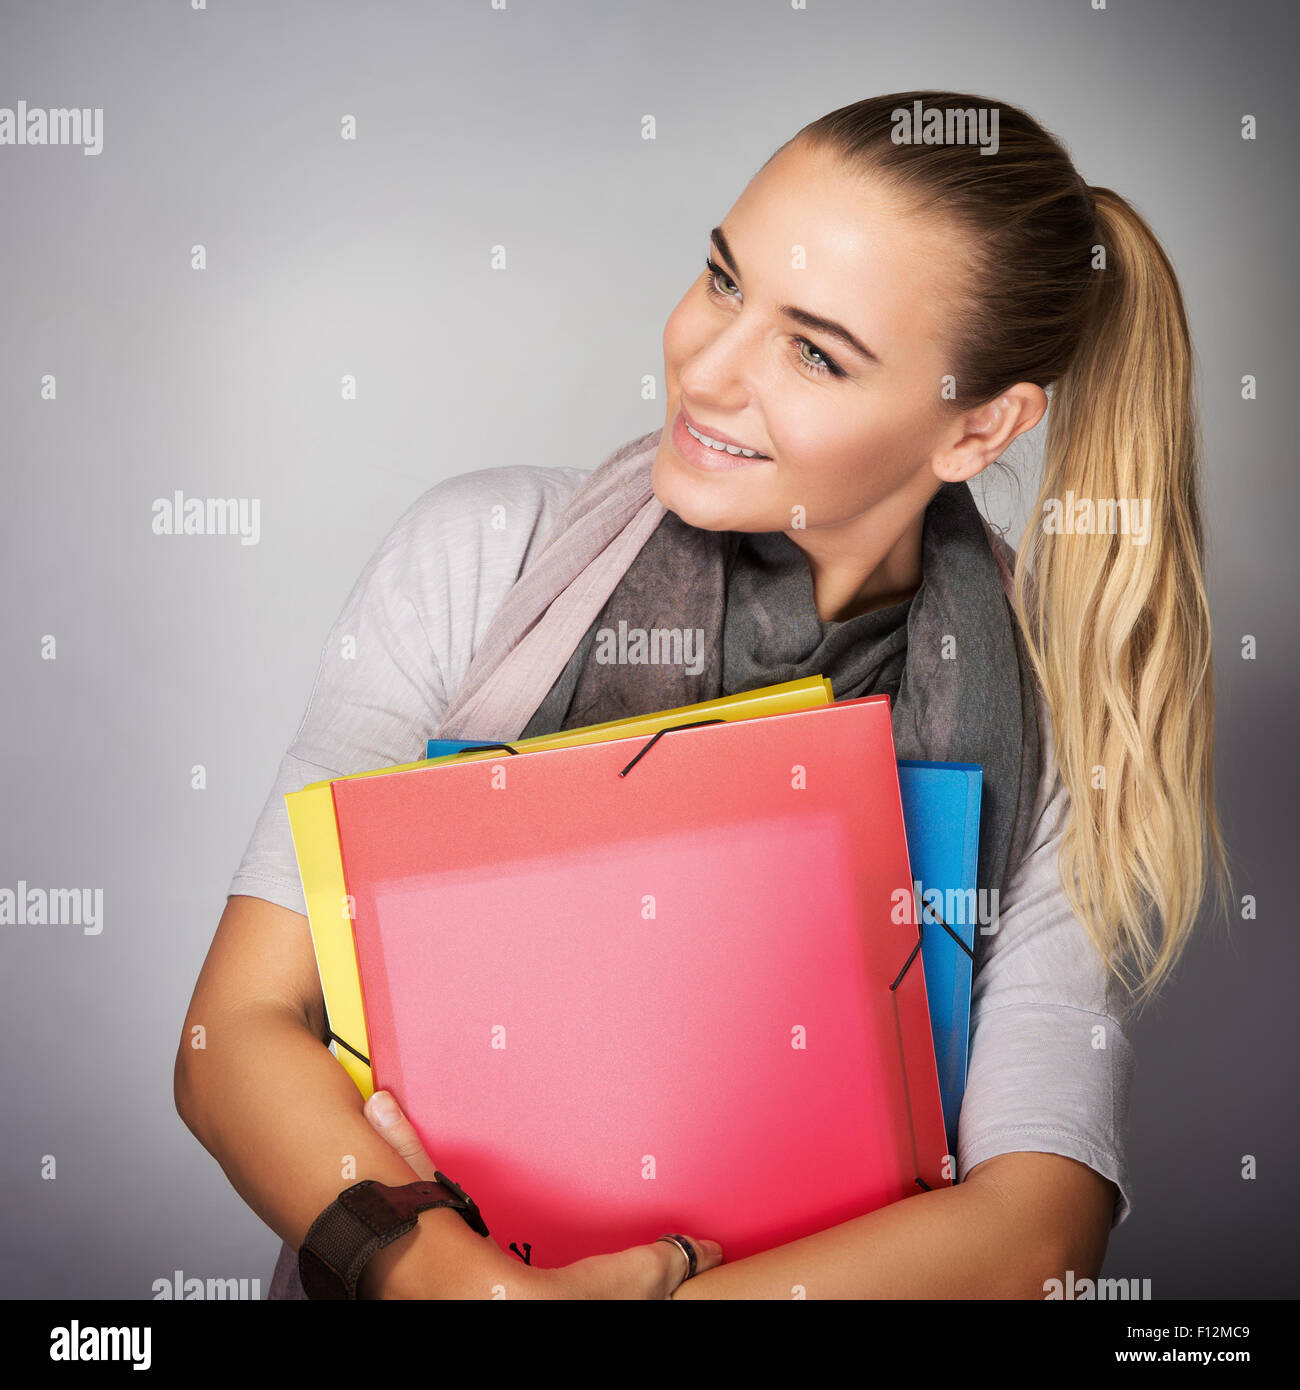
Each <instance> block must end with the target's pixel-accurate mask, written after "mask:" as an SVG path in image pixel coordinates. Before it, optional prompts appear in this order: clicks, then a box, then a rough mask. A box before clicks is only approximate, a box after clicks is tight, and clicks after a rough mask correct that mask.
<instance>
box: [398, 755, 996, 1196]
mask: <svg viewBox="0 0 1300 1390" xmlns="http://www.w3.org/2000/svg"><path fill="white" fill-rule="evenodd" d="M494 741H495V740H491V739H454V738H431V739H430V740H429V741H428V745H427V747H426V748H425V754H424V756H425V757H426V758H441V757H444V756H446V755H447V754H449V753H459V752H460V751H461V750H462V749H465V748H473V747H475V746H476V745H478V744H481V743H489V742H494ZM982 782H983V773H982V772H981V770H980V769H979V768H978V767H977V766H975V764H974V763H923V762H910V761H900V762H899V764H898V785H899V790H900V791H901V793H902V798H903V825H904V827H905V829H906V831H907V852H908V858H909V859H910V860H911V865H912V878H913V880H914V882H915V883H919V884H920V889H919V890H918V896H919V897H920V904H919V907H920V912H921V921H922V941H921V961H922V965H923V967H924V970H925V992H926V996H927V998H928V999H929V1001H930V1028H931V1031H932V1032H933V1034H934V1059H935V1063H936V1065H937V1066H938V1069H939V1093H940V1095H941V1097H942V1099H943V1121H944V1129H945V1131H946V1133H947V1136H948V1152H949V1153H951V1154H953V1155H955V1154H956V1152H957V1117H958V1115H959V1114H960V1112H961V1100H962V1095H963V1094H964V1093H965V1090H966V1058H967V1053H968V1051H969V1048H970V994H971V965H972V958H973V953H974V950H975V920H976V919H975V914H974V912H972V911H970V910H969V908H970V907H971V906H972V905H973V903H974V901H975V898H976V894H975V868H976V862H977V859H978V854H979V823H980V791H981V785H982ZM936 893H937V894H939V897H938V898H935V897H934V894H936ZM954 908H955V909H956V910H955V911H953V910H952V909H954ZM949 917H951V918H952V919H953V920H948V919H949ZM945 927H946V928H948V929H949V930H946V929H945ZM954 934H955V936H956V937H957V938H960V940H961V942H962V943H963V944H964V947H965V949H963V945H959V944H958V942H957V940H955V939H954ZM953 1176H954V1177H955V1176H956V1174H955V1173H954V1175H953Z"/></svg>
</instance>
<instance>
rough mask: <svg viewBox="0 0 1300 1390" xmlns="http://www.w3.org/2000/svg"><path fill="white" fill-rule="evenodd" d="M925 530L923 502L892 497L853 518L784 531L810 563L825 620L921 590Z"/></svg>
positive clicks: (854, 614)
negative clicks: (922, 539) (844, 521)
mask: <svg viewBox="0 0 1300 1390" xmlns="http://www.w3.org/2000/svg"><path fill="white" fill-rule="evenodd" d="M931 495H933V494H931ZM928 500H929V499H928V498H927V499H926V501H927V502H928ZM924 529H925V507H924V505H922V507H921V508H920V510H919V511H918V510H916V508H915V505H914V503H913V502H912V501H911V499H908V502H907V505H900V499H897V498H891V499H889V500H888V501H887V502H886V503H884V504H882V505H881V506H880V507H877V508H873V509H872V510H871V511H870V512H866V513H863V515H862V516H859V517H855V518H854V519H853V520H852V521H851V522H847V523H841V524H840V525H837V526H824V527H808V528H805V529H802V530H798V531H786V532H785V535H787V536H788V537H789V538H790V540H792V541H793V542H794V543H795V545H797V546H798V547H799V549H800V550H802V551H803V552H804V556H805V558H806V559H807V561H808V567H809V569H810V570H811V572H812V581H813V597H814V601H815V603H816V606H817V616H818V617H819V618H820V619H821V620H822V622H845V621H847V620H848V619H849V618H856V617H859V616H861V614H863V613H874V612H875V611H876V610H877V609H881V608H890V607H892V606H893V605H894V604H896V603H902V602H903V600H904V599H908V598H911V596H912V595H913V594H915V593H916V591H917V589H919V588H920V587H921V578H922V570H923V567H922V562H921V538H922V535H923V533H924Z"/></svg>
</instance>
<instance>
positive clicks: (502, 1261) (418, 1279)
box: [357, 1207, 542, 1300]
mask: <svg viewBox="0 0 1300 1390" xmlns="http://www.w3.org/2000/svg"><path fill="white" fill-rule="evenodd" d="M464 1234H466V1232H465V1223H464V1219H463V1218H462V1217H461V1215H460V1213H459V1212H456V1211H453V1210H450V1209H448V1208H446V1207H432V1208H429V1209H428V1210H426V1211H422V1212H420V1214H419V1215H418V1216H417V1217H416V1224H415V1229H414V1230H412V1231H408V1232H407V1233H406V1234H405V1235H403V1236H399V1237H398V1239H397V1240H395V1241H393V1242H392V1244H391V1245H386V1246H385V1247H384V1248H383V1249H382V1250H380V1251H378V1252H377V1253H376V1254H375V1255H374V1256H373V1257H372V1258H371V1259H369V1260H368V1261H367V1262H366V1265H365V1268H364V1269H363V1270H362V1271H361V1276H360V1278H359V1279H358V1281H357V1297H358V1298H364V1299H394V1300H401V1299H420V1300H423V1299H477V1298H483V1299H488V1298H493V1297H496V1296H497V1294H496V1293H495V1292H494V1289H495V1287H496V1286H498V1285H501V1286H504V1287H505V1297H507V1298H512V1297H513V1298H520V1297H534V1296H535V1295H532V1294H527V1293H524V1292H523V1288H524V1286H525V1284H528V1285H531V1284H532V1283H533V1282H534V1281H533V1278H532V1276H534V1275H537V1274H540V1273H541V1272H542V1271H540V1270H531V1269H529V1268H528V1267H527V1266H526V1265H524V1264H522V1263H521V1262H520V1261H519V1260H518V1259H516V1258H515V1257H514V1256H512V1255H507V1254H506V1253H505V1252H504V1251H503V1250H502V1249H501V1247H500V1246H499V1245H497V1243H496V1242H495V1241H494V1240H492V1239H491V1237H487V1238H484V1237H482V1236H478V1235H475V1236H474V1237H473V1243H472V1244H471V1243H469V1242H466V1241H464V1240H463V1239H462V1236H463V1235H464ZM449 1246H450V1251H449Z"/></svg>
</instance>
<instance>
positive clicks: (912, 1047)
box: [333, 696, 949, 1267]
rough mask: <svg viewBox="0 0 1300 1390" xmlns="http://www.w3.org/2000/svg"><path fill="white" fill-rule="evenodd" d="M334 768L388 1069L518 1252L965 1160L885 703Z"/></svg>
mask: <svg viewBox="0 0 1300 1390" xmlns="http://www.w3.org/2000/svg"><path fill="white" fill-rule="evenodd" d="M638 755H640V756H638ZM634 759H635V760H636V761H635V762H633V760H634ZM629 764H631V766H629ZM620 773H623V774H624V775H620ZM333 793H334V800H335V809H336V814H337V818H338V827H339V838H340V843H341V846H342V858H343V867H344V874H345V877H346V880H347V888H348V891H349V893H350V894H351V895H352V896H353V898H354V900H355V913H356V915H355V921H354V930H355V935H356V945H357V956H358V963H359V966H360V972H361V984H362V992H363V995H364V1000H365V1011H366V1018H367V1021H368V1024H369V1032H370V1042H371V1061H372V1063H373V1065H374V1072H375V1085H376V1088H386V1089H388V1090H391V1091H392V1092H393V1093H394V1095H396V1096H397V1098H398V1100H399V1102H400V1103H401V1105H402V1106H403V1108H404V1109H405V1111H406V1113H407V1114H408V1115H409V1116H410V1118H411V1120H412V1121H413V1123H414V1125H415V1127H416V1130H417V1131H418V1132H419V1134H420V1136H421V1138H422V1139H423V1141H424V1143H425V1146H426V1149H427V1151H428V1153H429V1154H430V1156H431V1157H432V1159H433V1161H434V1162H435V1163H436V1164H437V1165H438V1167H439V1168H440V1169H442V1170H443V1171H445V1172H446V1173H448V1174H449V1175H450V1176H451V1177H453V1178H454V1179H455V1180H456V1181H457V1182H459V1183H460V1184H461V1185H462V1186H463V1187H464V1188H465V1189H466V1190H467V1191H468V1192H469V1193H470V1194H471V1196H473V1197H474V1199H475V1200H476V1201H477V1203H478V1204H479V1207H480V1209H481V1210H482V1213H483V1217H484V1219H485V1221H486V1222H487V1224H488V1226H489V1228H490V1229H491V1232H492V1236H493V1238H494V1239H495V1240H496V1241H497V1243H498V1244H499V1245H500V1246H501V1248H502V1249H508V1248H509V1247H510V1245H511V1243H512V1242H513V1243H515V1244H516V1245H517V1246H518V1248H519V1250H520V1252H521V1253H522V1254H524V1255H525V1256H526V1257H528V1258H529V1259H530V1262H531V1263H533V1264H535V1265H539V1266H544V1267H551V1266H556V1265H562V1264H567V1263H569V1262H570V1261H572V1260H576V1259H579V1258H582V1257H583V1256H586V1255H593V1254H600V1253H604V1252H608V1251H613V1250H620V1249H623V1248H625V1247H627V1246H630V1245H638V1244H642V1243H644V1242H646V1241H650V1240H653V1239H654V1238H655V1237H656V1236H658V1235H661V1234H663V1233H664V1232H665V1231H686V1232H688V1233H694V1234H696V1235H700V1236H708V1237H711V1238H713V1239H716V1240H718V1241H720V1242H721V1243H722V1246H723V1250H724V1254H725V1256H726V1258H727V1259H731V1260H735V1259H740V1258H743V1257H744V1256H746V1255H749V1254H753V1253H755V1252H757V1251H760V1250H765V1249H768V1248H770V1247H772V1246H775V1245H781V1244H784V1243H785V1242H787V1241H790V1240H794V1239H797V1238H798V1237H800V1236H803V1235H808V1234H811V1233H813V1232H815V1231H819V1230H822V1229H825V1228H827V1227H830V1226H834V1225H837V1224H839V1223H840V1222H843V1221H847V1220H849V1219H850V1218H852V1217H854V1216H858V1215H861V1214H862V1213H864V1212H868V1211H871V1210H874V1209H875V1208H877V1207H880V1206H882V1205H884V1204H886V1203H889V1202H893V1201H897V1200H899V1199H900V1198H904V1197H907V1196H910V1195H913V1194H915V1193H918V1192H920V1191H922V1190H923V1188H933V1187H939V1186H946V1185H948V1182H949V1179H948V1178H947V1177H946V1176H944V1174H945V1172H946V1168H945V1165H944V1162H943V1160H944V1155H945V1149H946V1144H945V1139H944V1128H943V1114H942V1109H941V1104H940V1099H939V1084H938V1076H937V1071H936V1067H935V1056H934V1045H933V1041H932V1038H931V1032H930V1024H929V1016H928V1010H927V1004H926V996H925V979H924V974H923V971H922V968H921V961H920V955H919V953H918V952H916V949H915V948H916V945H917V933H916V927H915V924H914V923H910V919H911V918H912V916H913V914H912V913H911V912H910V911H899V910H897V907H898V903H899V901H900V899H899V897H898V894H899V892H900V891H901V892H903V893H905V894H907V895H908V896H907V898H906V902H907V904H908V906H909V907H910V904H911V897H910V893H911V874H910V871H909V866H908V859H907V849H906V842H905V839H904V832H903V816H902V807H901V801H900V797H899V788H898V772H897V767H896V764H895V757H894V746H893V736H892V731H891V727H890V717H889V702H888V699H887V698H886V697H884V696H873V697H867V698H864V699H859V700H848V701H842V702H840V703H838V704H834V705H830V706H827V707H825V708H823V709H815V710H804V711H798V712H794V713H789V714H781V715H774V716H771V717H767V718H758V719H749V720H744V721H737V722H730V723H718V724H712V725H705V726H701V727H695V728H684V729H676V730H673V731H671V732H669V733H666V734H661V735H658V736H656V737H654V738H652V739H647V738H644V737H639V738H631V739H618V740H615V741H612V742H607V743H596V744H587V745H583V746H578V747H569V748H557V749H552V750H549V751H545V752H536V753H528V754H521V755H518V756H511V755H510V754H509V753H503V754H502V756H501V758H500V759H499V760H498V759H484V760H478V761H474V762H468V763H461V764H444V765H441V766H432V767H428V768H422V769H414V770H410V771H405V772H397V773H392V774H389V775H384V776H377V777H365V778H357V779H354V780H348V781H337V782H335V783H334V784H333ZM909 960H910V961H911V963H910V965H908V964H907V963H908V962H909ZM905 966H906V967H907V968H906V969H905V968H904V967H905ZM900 974H901V978H899V977H900ZM530 1247H531V1248H530Z"/></svg>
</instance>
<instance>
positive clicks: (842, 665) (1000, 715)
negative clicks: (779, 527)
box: [521, 483, 1040, 891]
mask: <svg viewBox="0 0 1300 1390" xmlns="http://www.w3.org/2000/svg"><path fill="white" fill-rule="evenodd" d="M922 565H923V573H924V579H923V581H922V584H921V587H920V588H919V589H918V591H917V592H916V594H915V595H914V596H913V597H912V599H911V600H910V601H908V602H904V603H900V604H896V605H894V606H893V607H891V608H887V609H883V610H879V611H877V612H874V613H865V614H862V615H860V616H858V617H855V618H850V619H848V620H846V621H843V622H827V621H823V620H822V619H821V618H820V617H819V615H818V614H817V610H816V606H815V603H814V592H813V582H812V573H811V571H810V569H809V567H808V563H807V560H806V558H805V556H804V553H803V551H802V550H801V549H800V548H799V547H798V546H797V545H795V543H794V542H793V541H792V540H791V539H790V538H789V537H788V536H787V535H785V534H784V533H783V532H780V531H774V532H762V533H740V532H716V531H705V530H700V529H698V528H696V527H693V526H689V525H688V524H687V523H685V522H684V521H682V520H681V518H680V517H678V516H677V515H676V514H675V513H673V512H666V513H665V514H664V516H663V519H662V520H661V521H660V523H659V525H658V526H657V527H656V528H655V530H654V531H653V532H652V533H651V534H650V537H649V539H648V540H647V541H646V542H645V544H644V545H643V546H642V547H641V549H640V551H639V552H638V553H637V555H636V557H635V559H634V560H633V561H632V563H631V565H630V567H629V568H628V569H627V570H626V571H625V572H624V574H623V576H622V577H621V579H620V580H619V581H618V583H617V585H616V586H615V588H614V590H613V591H612V592H611V594H610V595H609V598H608V599H607V601H606V603H605V606H604V608H603V609H602V610H601V611H600V613H599V614H598V616H597V617H596V619H595V621H594V622H592V624H591V625H590V627H589V628H588V629H587V632H586V633H585V635H584V636H583V638H582V640H581V641H580V642H579V643H578V645H577V647H576V648H575V649H574V651H573V653H572V655H571V656H570V657H569V660H568V662H567V664H566V665H565V667H564V669H563V670H562V671H561V673H560V675H559V677H558V678H557V679H556V680H555V682H554V684H553V685H552V686H551V688H550V690H549V691H548V692H547V694H546V696H545V697H544V699H543V700H542V702H541V704H540V705H539V706H538V708H537V709H536V711H535V713H534V714H533V716H532V718H531V719H530V720H529V722H528V725H527V727H526V728H525V729H524V730H523V733H522V735H521V737H527V736H531V735H533V734H541V733H554V732H556V731H558V730H560V729H572V728H578V727H581V726H582V725H585V724H594V723H600V722H602V721H604V720H607V719H618V718H622V717H624V716H628V715H636V714H647V713H650V712H652V711H655V710H661V709H673V708H676V707H678V706H681V705H688V704H694V703H696V702H698V701H701V700H710V699H715V698H716V697H718V696H720V695H731V694H737V693H739V692H740V691H744V690H752V689H755V688H757V687H759V686H763V685H772V684H776V683H777V682H781V681H787V680H795V679H798V678H799V677H801V676H806V675H818V674H820V675H824V676H826V677H828V678H829V679H830V681H831V685H832V688H833V690H834V694H835V698H836V699H837V700H844V699H854V698H856V697H858V696H860V695H875V694H882V693H883V694H888V695H889V696H890V699H891V706H892V712H893V727H894V743H895V747H896V749H897V753H898V756H899V757H900V758H914V759H924V760H933V761H940V762H970V763H978V764H979V765H980V767H982V768H983V770H984V795H983V802H982V806H981V827H980V848H979V868H978V875H977V882H978V885H979V887H981V888H985V889H987V888H996V889H998V890H999V891H1001V890H1002V889H1003V887H1004V885H1005V882H1006V878H1007V875H1008V873H1009V871H1010V870H1011V869H1012V868H1014V867H1015V865H1014V862H1013V861H1012V856H1013V851H1014V850H1015V848H1016V847H1017V846H1019V845H1021V844H1023V843H1024V840H1025V837H1026V835H1027V833H1028V831H1029V829H1030V828H1031V827H1030V825H1029V818H1030V815H1031V812H1032V807H1033V801H1034V794H1035V790H1036V788H1037V785H1038V779H1039V773H1040V765H1039V759H1040V749H1039V734H1038V719H1037V712H1036V707H1035V695H1034V684H1033V679H1032V672H1031V667H1030V665H1029V661H1028V657H1027V655H1026V653H1025V650H1024V645H1023V640H1022V638H1021V635H1020V631H1019V627H1018V624H1017V623H1016V621H1015V617H1014V614H1013V613H1012V611H1011V609H1010V606H1009V604H1008V601H1007V597H1006V594H1005V592H1004V589H1003V585H1002V581H1001V579H1000V576H999V569H998V561H997V559H996V557H995V555H994V552H993V549H992V542H991V540H990V536H989V533H988V531H987V530H986V528H985V526H984V523H983V521H982V519H981V518H980V514H979V511H978V508H977V507H976V504H975V500H974V498H973V497H972V496H971V493H970V489H969V488H968V487H967V486H966V484H964V483H955V484H952V483H950V484H945V485H944V486H943V487H941V488H940V490H939V491H938V493H936V495H935V497H934V499H933V500H932V501H931V503H930V505H929V507H928V508H927V510H926V514H925V526H924V533H923V540H922Z"/></svg>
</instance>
